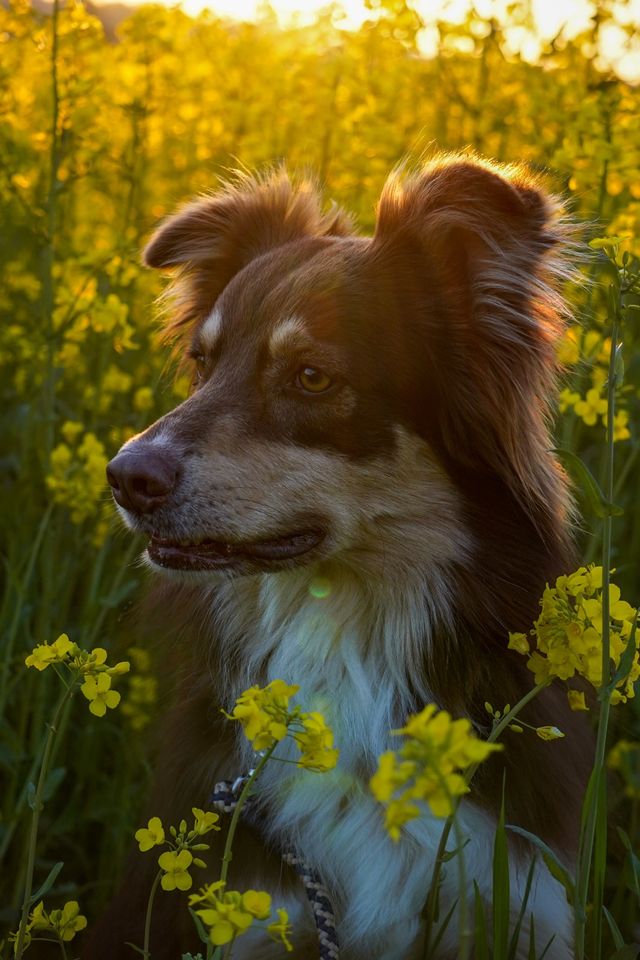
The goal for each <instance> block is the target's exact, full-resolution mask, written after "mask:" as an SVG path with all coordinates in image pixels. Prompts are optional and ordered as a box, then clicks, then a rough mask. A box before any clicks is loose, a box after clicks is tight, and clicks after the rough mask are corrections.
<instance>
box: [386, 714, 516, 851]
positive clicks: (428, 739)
mask: <svg viewBox="0 0 640 960" xmlns="http://www.w3.org/2000/svg"><path fill="white" fill-rule="evenodd" d="M394 732H395V733H396V734H402V735H403V736H405V737H406V741H405V743H404V744H403V745H402V747H401V748H400V750H398V751H397V753H394V752H393V751H388V752H387V753H383V754H382V755H381V756H380V757H379V760H378V770H377V771H376V773H375V774H374V775H373V777H372V778H371V782H370V786H371V790H372V792H373V795H374V796H375V798H376V799H377V800H379V801H380V802H381V803H384V804H386V815H385V825H386V828H387V830H388V831H389V834H390V836H391V837H392V839H393V840H398V839H399V838H400V828H401V827H402V825H403V824H405V823H406V822H407V821H409V820H413V819H414V818H415V817H418V816H419V815H420V808H419V806H418V802H423V803H427V804H428V806H429V808H430V810H431V812H432V813H433V815H434V816H436V817H446V816H449V815H450V814H451V813H452V812H453V810H454V806H455V798H456V797H460V796H462V795H463V794H465V793H467V792H468V790H469V787H468V784H467V781H466V779H465V777H464V773H465V772H466V771H468V770H469V769H470V768H471V767H472V766H473V767H475V765H476V764H478V763H481V762H482V761H483V760H486V758H487V757H488V756H489V755H490V754H491V753H492V752H494V751H496V750H502V747H501V746H500V745H499V744H494V743H487V742H485V741H484V740H479V739H478V738H477V737H476V735H475V733H474V732H473V729H472V727H471V724H470V722H469V721H468V720H466V719H461V720H453V719H452V718H451V716H450V714H448V713H447V711H446V710H438V709H437V708H436V706H435V705H434V704H429V705H428V706H427V707H425V708H424V710H422V711H421V712H420V713H418V714H416V715H415V716H412V717H410V718H409V720H408V721H407V724H406V726H404V727H402V729H401V730H396V731H394Z"/></svg>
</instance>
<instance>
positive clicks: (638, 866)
mask: <svg viewBox="0 0 640 960" xmlns="http://www.w3.org/2000/svg"><path fill="white" fill-rule="evenodd" d="M617 829H618V836H619V837H620V840H621V841H622V844H623V846H624V848H625V850H626V851H627V852H628V854H629V862H630V864H631V875H632V877H633V885H632V886H631V885H629V887H630V889H631V890H633V892H634V893H635V895H636V897H637V898H638V900H640V859H638V856H637V855H636V853H635V851H634V849H633V846H632V844H631V840H630V838H629V834H628V833H626V831H624V830H623V829H622V827H618V828H617Z"/></svg>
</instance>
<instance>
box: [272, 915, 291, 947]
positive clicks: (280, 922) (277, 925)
mask: <svg viewBox="0 0 640 960" xmlns="http://www.w3.org/2000/svg"><path fill="white" fill-rule="evenodd" d="M276 913H277V914H278V919H277V920H276V921H274V922H273V923H270V924H269V925H268V927H267V931H268V933H269V936H270V937H272V938H273V939H274V940H275V941H276V942H277V943H281V944H283V946H284V948H285V950H286V951H287V952H288V953H291V951H292V950H293V944H292V943H291V941H290V940H289V936H290V934H291V925H290V923H289V917H288V914H287V911H286V910H282V908H280V909H278V910H276Z"/></svg>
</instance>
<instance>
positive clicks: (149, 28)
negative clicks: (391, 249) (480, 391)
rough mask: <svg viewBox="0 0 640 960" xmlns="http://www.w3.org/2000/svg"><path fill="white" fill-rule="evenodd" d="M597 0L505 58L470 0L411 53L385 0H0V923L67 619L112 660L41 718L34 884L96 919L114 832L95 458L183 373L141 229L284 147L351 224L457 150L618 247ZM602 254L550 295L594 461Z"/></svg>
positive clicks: (114, 585) (626, 548)
mask: <svg viewBox="0 0 640 960" xmlns="http://www.w3.org/2000/svg"><path fill="white" fill-rule="evenodd" d="M596 6H597V9H596V14H595V16H594V17H593V20H592V22H591V27H590V28H589V30H588V31H587V32H586V33H584V34H581V35H579V36H576V37H574V38H572V39H567V38H566V37H564V36H563V35H562V34H559V35H558V36H557V37H555V38H554V39H553V40H550V41H548V42H545V43H544V44H543V45H542V49H541V52H540V55H539V57H538V58H537V59H536V61H535V62H528V61H527V60H525V59H523V58H522V57H521V56H520V55H519V54H518V53H516V52H514V51H513V49H512V45H511V44H510V43H509V42H508V40H507V38H506V35H505V28H504V25H503V24H501V23H500V22H498V21H497V20H495V19H486V18H483V17H482V16H480V15H479V14H478V13H477V12H476V11H475V10H472V11H471V12H470V13H469V15H468V17H467V19H466V20H465V21H464V22H463V23H461V24H452V23H448V22H446V21H444V20H443V21H441V22H437V23H436V22H431V23H430V24H429V25H428V26H429V29H430V30H431V31H432V34H433V31H434V30H436V31H437V35H438V43H437V49H436V51H435V55H434V56H431V57H428V58H427V57H425V56H424V55H422V54H421V52H420V49H419V45H418V41H417V38H418V35H419V32H420V31H421V30H422V29H423V28H424V26H425V24H424V23H423V22H422V21H421V19H420V17H419V16H418V14H416V12H415V11H414V10H413V9H412V8H411V7H410V6H409V5H407V4H406V3H405V2H404V0H388V2H384V3H383V4H382V5H380V4H378V5H377V9H376V11H375V14H376V15H375V17H373V15H372V19H371V21H370V22H368V23H365V24H364V25H363V26H362V27H361V28H360V29H358V30H355V31H346V30H341V29H340V27H339V21H337V20H336V17H335V9H328V10H327V11H326V12H325V13H322V14H320V15H319V17H318V19H317V22H316V23H315V24H314V25H312V26H306V27H296V26H289V27H286V28H282V27H280V26H279V25H278V23H277V21H276V19H275V17H274V16H273V14H272V13H270V12H269V9H268V8H265V11H264V16H263V17H262V19H260V20H259V21H258V22H255V23H235V22H232V21H225V20H223V19H219V18H216V17H215V16H213V15H212V14H202V15H201V16H199V17H197V18H195V19H194V18H190V17H188V16H186V15H185V14H184V13H182V12H181V11H180V10H179V9H166V8H164V7H162V6H154V5H150V6H145V7H143V8H140V9H138V10H137V11H135V12H134V13H133V14H132V15H131V16H130V17H128V18H127V19H126V20H124V21H123V22H122V23H121V24H120V26H119V28H118V31H117V35H116V37H115V38H113V37H105V34H104V30H103V27H102V24H101V23H100V21H99V20H98V19H96V18H95V17H94V16H92V15H90V14H89V13H88V12H87V10H86V9H85V8H84V7H83V5H82V3H79V2H71V0H70V2H68V3H67V4H66V5H65V6H64V7H61V8H60V9H57V8H56V7H54V9H53V15H49V16H47V15H42V14H37V13H35V12H34V11H33V10H32V8H31V6H30V4H29V3H27V2H26V0H12V2H11V5H10V6H9V7H8V8H2V9H0V50H1V57H0V202H1V206H2V225H3V229H2V231H1V232H0V259H1V262H2V278H3V282H2V287H1V289H0V312H1V313H2V323H1V324H0V365H1V371H0V390H1V391H2V399H3V402H2V407H1V413H0V418H1V420H2V449H1V451H0V483H1V485H2V499H1V501H0V514H1V517H2V530H3V538H2V541H3V568H2V572H3V577H4V593H3V605H2V639H1V642H2V658H1V666H0V717H1V718H2V724H1V730H2V734H1V741H0V778H1V782H2V790H1V792H0V804H1V808H2V817H1V820H0V859H1V860H2V861H3V863H4V866H3V868H2V871H1V873H0V925H1V926H4V924H5V923H6V924H10V923H14V922H15V910H16V907H17V905H18V903H19V900H20V895H21V885H22V882H23V872H22V871H23V869H24V866H23V865H24V862H25V856H24V852H25V843H26V830H25V825H26V823H27V820H28V816H29V808H28V803H27V799H28V798H27V787H26V784H27V783H28V781H29V780H30V779H33V773H34V770H35V769H36V759H34V758H37V757H38V755H39V750H40V748H41V744H42V742H43V738H44V736H45V723H46V720H47V718H48V717H49V716H50V713H51V704H52V700H53V697H54V695H55V678H52V677H50V676H48V675H39V674H36V672H35V671H27V670H26V669H24V666H23V664H24V657H25V655H26V652H27V651H28V650H30V649H31V648H32V647H33V646H34V645H35V644H38V643H45V642H51V641H52V640H53V639H55V637H56V636H57V635H58V634H60V633H61V632H63V631H66V632H67V633H68V634H69V635H70V636H71V638H72V639H73V640H76V641H77V642H78V643H80V644H81V645H82V646H83V647H85V648H90V647H92V646H94V645H95V644H97V643H99V644H100V645H104V646H107V647H109V648H110V649H111V650H113V651H114V654H115V656H116V657H120V656H126V657H127V658H128V659H131V660H132V666H133V668H134V669H132V673H131V675H130V677H129V678H127V679H126V680H125V681H124V682H123V683H122V685H121V689H122V691H123V695H124V697H123V699H124V705H123V709H122V710H121V711H117V712H116V714H114V715H112V716H108V717H105V718H104V719H91V720H89V719H87V714H86V710H83V708H82V707H81V706H80V707H77V708H76V707H72V708H71V711H70V712H68V713H67V715H66V716H65V719H64V721H63V725H64V727H65V741H64V742H65V744H66V746H65V748H64V749H63V750H61V751H59V755H58V756H57V758H56V760H55V764H54V767H55V769H54V772H53V774H52V776H51V777H50V783H49V785H48V794H49V802H48V804H47V806H46V808H45V811H44V813H43V820H42V823H43V828H42V830H41V836H40V842H39V861H38V865H37V872H36V880H37V878H38V876H39V875H41V876H44V875H45V874H46V872H47V871H48V869H49V868H50V866H51V865H52V864H53V863H54V862H55V861H57V860H64V861H65V868H64V870H63V872H62V874H61V875H60V877H59V879H58V881H57V883H56V889H55V891H53V893H52V894H51V895H50V896H53V897H55V896H57V895H58V894H59V895H60V897H61V898H62V897H67V898H68V897H69V896H74V897H75V898H77V899H79V900H80V901H81V904H82V909H83V911H84V912H85V913H87V914H88V915H89V916H90V917H91V916H94V917H95V915H96V913H97V912H98V911H99V909H100V906H101V905H102V904H103V903H104V901H105V899H106V898H107V897H108V896H109V895H110V893H111V892H112V890H113V886H114V884H115V882H116V878H117V875H118V873H119V870H120V869H121V863H122V858H123V855H124V852H125V850H126V848H127V846H128V844H129V842H130V837H131V836H132V833H133V831H134V830H135V828H136V826H139V818H140V815H141V806H142V798H143V796H144V793H145V790H146V784H147V780H148V769H149V762H148V759H147V757H148V754H149V742H150V740H149V731H150V729H152V727H153V723H152V720H153V717H154V715H155V712H156V711H157V710H161V709H162V701H163V694H162V693H159V692H158V684H157V680H156V677H155V674H154V669H153V662H152V661H153V651H151V654H150V653H149V651H147V650H142V649H140V648H139V647H136V646H135V643H136V639H135V630H134V629H133V627H132V619H131V617H130V615H129V609H130V607H131V605H132V604H133V598H134V595H136V593H138V592H139V587H140V585H141V581H142V580H143V574H142V571H141V569H140V568H139V566H138V565H137V562H136V557H137V554H138V553H139V551H140V548H141V544H139V543H135V542H132V539H131V537H130V536H129V535H128V534H127V535H126V536H125V535H124V534H119V533H118V525H117V523H116V520H115V518H114V511H113V508H112V506H111V503H110V497H109V495H108V492H107V490H106V488H105V480H104V466H105V463H106V461H107V459H108V458H109V457H110V456H111V455H113V453H114V452H115V451H116V450H117V448H118V447H119V445H120V444H121V443H122V441H123V440H124V439H126V438H127V437H128V436H130V435H131V434H133V433H135V432H136V431H138V430H140V429H141V428H143V427H144V426H145V425H146V424H147V423H149V422H151V421H152V420H153V419H154V418H155V417H156V416H158V415H159V414H160V413H162V412H163V411H165V410H166V409H168V408H169V407H170V406H171V405H173V404H174V403H175V402H176V400H177V399H179V398H180V397H182V396H183V395H184V392H185V384H184V383H182V382H180V381H178V382H174V380H173V378H172V376H171V371H170V369H169V368H168V366H167V357H166V351H163V350H162V349H160V348H159V344H158V337H157V325H156V322H155V320H154V308H153V300H154V298H155V297H156V296H157V295H158V294H159V292H160V290H161V286H162V283H161V279H160V278H159V277H157V276H156V275H155V274H152V273H151V272H150V271H146V270H144V269H142V267H141V265H140V261H139V251H140V248H141V246H142V245H143V242H144V240H145V238H146V237H147V236H148V234H149V232H150V230H151V229H152V227H153V225H154V224H155V223H156V222H157V221H158V219H159V218H161V217H163V216H164V215H165V214H167V213H169V212H170V211H172V210H173V209H174V207H175V205H176V204H177V203H179V202H181V201H182V200H184V199H185V198H186V197H189V196H190V195H193V194H194V193H197V192H198V191H202V190H208V189H212V188H215V186H216V184H217V183H218V182H219V180H220V178H221V177H224V176H225V175H226V174H227V173H228V172H229V171H230V169H232V168H234V167H236V166H238V165H240V166H243V167H245V168H249V169H253V168H255V167H260V166H262V165H264V164H269V163H278V162H280V161H281V160H283V159H284V160H286V162H287V164H288V165H289V167H290V168H293V169H297V170H305V171H313V172H314V173H315V174H317V176H318V178H319V181H320V183H321V184H322V186H323V188H324V189H325V193H326V197H327V201H329V200H336V201H338V202H339V203H342V204H344V205H345V206H347V207H348V208H349V209H351V210H353V211H355V213H356V215H357V217H358V221H359V224H360V226H361V228H362V230H363V231H370V230H371V229H372V227H373V223H374V208H375V201H376V198H377V196H378V195H379V192H380V189H381V187H382V184H383V182H384V180H385V178H386V176H387V174H388V172H389V170H390V168H391V167H392V166H393V165H394V164H396V163H397V162H398V161H399V160H400V159H402V158H403V157H404V156H406V155H407V154H409V155H411V156H413V157H417V156H420V155H421V154H423V153H425V152H426V153H428V152H429V151H430V150H432V149H434V148H437V149H445V150H450V149H454V150H458V149H465V148H467V147H471V148H473V149H475V150H477V151H479V152H480V153H483V154H486V155H489V156H492V157H495V158H497V159H500V160H507V161H511V160H524V161H526V162H528V163H529V164H530V165H531V167H532V168H533V169H535V170H539V171H542V172H545V173H546V174H548V175H549V177H550V180H551V182H552V183H553V184H554V185H555V187H556V189H558V190H559V191H561V192H563V193H564V194H565V195H567V196H569V197H570V202H571V207H572V210H573V212H574V214H575V216H576V217H577V218H578V219H579V220H581V221H585V222H586V223H587V225H588V226H587V238H588V236H593V235H602V234H604V233H609V234H613V235H618V236H622V237H624V238H625V241H624V244H623V247H624V249H626V250H628V251H629V252H630V253H631V254H633V255H638V254H639V253H640V231H639V229H638V227H639V225H640V124H639V123H638V91H637V89H634V88H633V87H631V86H629V85H628V84H625V83H624V82H622V81H621V80H619V79H618V78H617V77H616V76H615V74H613V73H603V72H601V70H599V69H598V66H597V59H596V50H597V48H598V33H599V31H601V30H602V29H603V28H604V27H605V26H606V25H607V23H608V22H610V20H611V17H612V12H611V9H610V8H609V6H607V5H606V4H604V3H600V4H599V5H596ZM510 22H511V26H513V24H514V23H515V24H516V25H518V23H521V25H522V26H523V28H526V29H529V27H530V25H531V21H530V13H529V11H528V9H527V5H526V4H524V3H523V4H514V5H513V7H512V8H511V21H510ZM608 269H611V268H610V267H608V266H607V264H606V260H605V258H604V256H603V257H602V260H600V259H599V258H598V256H596V255H594V257H593V258H592V259H591V261H590V262H589V263H588V264H587V265H586V267H585V268H584V272H585V276H586V279H587V282H586V283H585V284H583V285H581V286H578V287H576V288H575V289H573V290H572V292H571V296H572V301H573V303H574V304H575V315H576V324H575V325H573V326H571V327H570V329H569V331H568V334H567V337H566V339H565V341H564V342H563V344H562V346H561V352H562V359H563V361H564V362H565V364H566V369H567V376H566V383H565V384H564V389H563V393H562V395H561V402H560V411H559V425H558V432H559V442H560V443H561V444H562V446H564V447H569V448H570V449H572V450H574V451H576V452H578V453H579V454H580V456H581V457H582V458H583V459H584V461H585V462H586V463H587V464H588V465H589V466H590V468H591V469H592V471H593V472H594V473H595V475H596V476H598V474H599V471H600V469H601V467H600V464H601V461H602V448H603V441H604V426H603V416H602V411H603V409H604V407H603V405H602V398H603V396H604V393H603V384H604V380H605V377H606V373H605V370H606V358H607V353H608V342H607V328H606V316H607V313H606V302H605V292H606V286H607V270H608ZM629 315H630V316H632V317H635V318H637V316H638V314H637V312H635V313H631V314H629ZM634 322H635V321H634ZM624 339H625V359H626V368H627V369H626V374H625V379H624V384H623V385H622V387H621V389H620V392H619V397H618V403H619V411H620V412H619V414H618V419H617V421H616V437H617V443H616V453H617V466H616V476H617V481H616V483H617V487H616V500H617V502H618V503H619V504H620V506H621V507H623V508H624V511H625V513H624V517H623V518H622V519H619V520H617V521H616V522H615V525H614V555H615V566H616V568H617V576H616V579H617V582H618V583H619V584H620V585H621V587H622V590H623V595H624V596H625V597H627V598H628V599H629V600H630V601H631V602H634V603H637V602H638V600H639V599H640V597H639V592H640V591H639V586H640V584H639V578H638V573H637V570H638V561H639V560H640V496H639V493H640V489H639V484H638V476H639V473H638V469H637V467H638V460H637V456H638V448H639V443H640V441H639V439H638V414H639V412H640V411H639V387H640V355H639V352H638V340H639V332H638V324H637V323H635V326H634V327H632V328H631V327H630V328H629V329H626V330H625V331H624ZM598 531H599V522H598V521H597V519H596V518H594V517H593V516H590V515H589V513H588V511H587V512H586V513H585V516H584V520H583V524H582V528H581V530H580V531H578V539H579V542H580V548H581V551H582V554H583V556H584V557H585V558H586V559H588V560H596V559H597V557H598V555H599V541H598V536H599V533H598ZM505 642H506V638H505ZM132 644H134V646H133V648H132ZM76 710H77V712H76ZM621 710H622V712H618V711H616V720H617V723H618V730H617V732H616V737H615V739H617V740H622V741H623V744H626V745H623V746H622V747H620V746H618V747H617V748H616V749H617V753H616V754H614V766H616V767H617V770H618V774H616V780H615V785H614V788H613V790H612V804H613V807H614V811H615V814H616V816H617V815H620V816H621V817H623V818H624V820H625V821H627V822H629V823H631V833H632V835H633V836H632V839H633V840H634V841H635V842H636V844H637V843H638V840H640V833H639V827H638V803H639V800H640V762H639V759H638V758H639V757H640V749H639V747H638V744H637V740H638V731H639V729H640V722H639V721H640V718H639V716H638V708H637V707H636V705H635V702H633V703H631V704H630V705H629V706H628V707H625V708H624V709H622V708H621ZM59 739H60V738H59ZM616 855H617V854H616V850H615V838H614V851H613V859H612V866H611V877H610V881H611V898H612V901H613V900H615V904H616V909H617V911H618V912H617V913H616V916H617V918H618V923H619V924H620V925H621V926H624V927H625V931H627V932H628V931H629V930H631V929H632V927H633V924H634V923H635V921H636V918H635V914H634V908H632V907H631V906H628V907H627V906H625V904H626V903H627V900H628V896H627V894H628V891H627V887H626V882H627V880H630V877H626V874H625V871H624V870H623V871H622V872H621V870H620V867H619V861H618V860H616ZM626 869H627V868H625V870H626ZM605 902H606V901H605ZM629 902H630V901H629Z"/></svg>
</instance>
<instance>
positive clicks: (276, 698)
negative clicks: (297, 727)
mask: <svg viewBox="0 0 640 960" xmlns="http://www.w3.org/2000/svg"><path fill="white" fill-rule="evenodd" d="M299 689H300V688H299V687H297V686H290V685H288V684H286V683H285V682H284V680H272V681H271V683H269V684H268V685H267V686H266V687H263V688H261V687H251V688H250V689H249V690H245V692H244V693H242V694H241V695H240V696H239V697H238V699H237V700H236V705H235V707H234V708H233V711H232V712H231V714H225V716H227V717H228V718H229V719H230V720H239V721H240V723H241V724H242V728H243V730H244V733H245V736H246V737H247V739H248V740H250V741H251V742H252V743H253V747H254V749H255V750H256V751H260V750H268V749H269V747H272V746H273V744H274V743H276V742H277V741H279V740H283V739H284V738H285V737H286V735H287V728H288V724H289V721H290V719H291V713H290V711H289V700H290V699H291V697H292V696H293V695H294V694H295V693H297V692H298V690H299Z"/></svg>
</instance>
